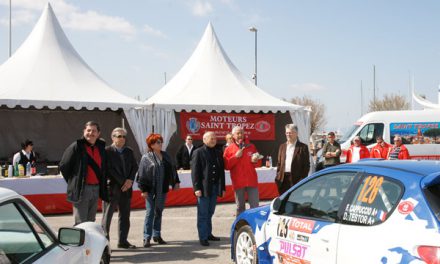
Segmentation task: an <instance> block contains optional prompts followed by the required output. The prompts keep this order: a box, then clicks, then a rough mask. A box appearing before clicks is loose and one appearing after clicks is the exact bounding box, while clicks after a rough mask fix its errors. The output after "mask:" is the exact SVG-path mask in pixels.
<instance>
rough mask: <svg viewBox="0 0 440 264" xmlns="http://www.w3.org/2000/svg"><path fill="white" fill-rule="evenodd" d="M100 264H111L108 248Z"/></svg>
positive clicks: (103, 253)
mask: <svg viewBox="0 0 440 264" xmlns="http://www.w3.org/2000/svg"><path fill="white" fill-rule="evenodd" d="M99 263H100V264H109V263H110V253H109V252H108V248H105V249H104V252H102V256H101V261H100V262H99Z"/></svg>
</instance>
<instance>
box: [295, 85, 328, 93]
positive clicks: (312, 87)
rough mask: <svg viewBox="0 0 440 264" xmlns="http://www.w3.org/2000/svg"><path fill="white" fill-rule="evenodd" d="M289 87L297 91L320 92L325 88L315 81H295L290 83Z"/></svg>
mask: <svg viewBox="0 0 440 264" xmlns="http://www.w3.org/2000/svg"><path fill="white" fill-rule="evenodd" d="M290 89H293V90H295V91H298V92H321V91H324V90H326V88H325V87H324V86H322V85H320V84H317V83H299V84H298V83H297V84H292V85H290Z"/></svg>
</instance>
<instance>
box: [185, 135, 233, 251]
mask: <svg viewBox="0 0 440 264" xmlns="http://www.w3.org/2000/svg"><path fill="white" fill-rule="evenodd" d="M216 144H217V138H216V136H215V133H214V132H206V133H205V134H204V135H203V146H202V147H200V148H198V149H196V150H195V152H194V154H193V156H192V159H191V178H192V182H193V189H194V194H195V195H196V197H197V231H198V233H199V241H200V244H201V245H202V246H209V241H208V240H211V241H219V240H220V238H218V237H215V236H214V235H213V234H212V216H213V215H214V212H215V206H216V204H217V196H219V197H222V196H223V195H224V194H225V190H226V187H225V167H224V164H223V157H222V153H221V151H220V150H218V149H216V147H215V146H216Z"/></svg>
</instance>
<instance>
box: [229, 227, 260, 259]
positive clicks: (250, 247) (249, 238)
mask: <svg viewBox="0 0 440 264" xmlns="http://www.w3.org/2000/svg"><path fill="white" fill-rule="evenodd" d="M234 255H235V258H234V259H235V263H237V264H256V263H258V256H257V245H256V243H255V237H254V234H253V233H252V229H251V228H250V226H248V225H245V226H242V227H240V229H238V232H237V235H236V236H235V237H234Z"/></svg>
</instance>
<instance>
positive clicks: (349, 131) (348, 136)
mask: <svg viewBox="0 0 440 264" xmlns="http://www.w3.org/2000/svg"><path fill="white" fill-rule="evenodd" d="M359 127H360V125H358V124H355V125H353V126H352V127H351V128H350V129H349V130H347V132H346V133H345V134H344V136H343V137H342V138H341V139H340V140H339V144H342V143H344V142H345V141H347V140H348V139H349V138H350V137H351V135H353V133H354V132H355V131H356V130H357V129H358V128H359Z"/></svg>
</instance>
